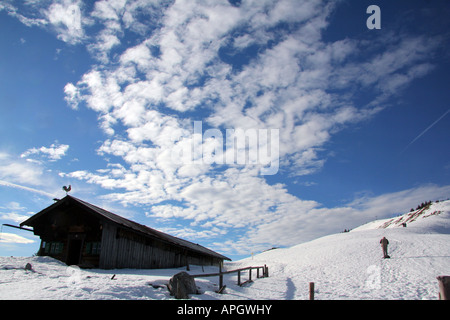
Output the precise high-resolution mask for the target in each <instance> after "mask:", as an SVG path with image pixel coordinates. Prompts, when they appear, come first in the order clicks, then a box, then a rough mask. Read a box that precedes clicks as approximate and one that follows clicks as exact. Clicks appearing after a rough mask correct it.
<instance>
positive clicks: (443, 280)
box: [436, 276, 450, 300]
mask: <svg viewBox="0 0 450 320" xmlns="http://www.w3.org/2000/svg"><path fill="white" fill-rule="evenodd" d="M436 279H437V280H438V281H439V300H450V276H439V277H437V278H436Z"/></svg>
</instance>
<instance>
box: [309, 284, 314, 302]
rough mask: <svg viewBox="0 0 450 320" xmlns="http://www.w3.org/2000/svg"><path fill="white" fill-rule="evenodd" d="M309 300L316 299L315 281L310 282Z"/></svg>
mask: <svg viewBox="0 0 450 320" xmlns="http://www.w3.org/2000/svg"><path fill="white" fill-rule="evenodd" d="M309 300H314V282H310V283H309Z"/></svg>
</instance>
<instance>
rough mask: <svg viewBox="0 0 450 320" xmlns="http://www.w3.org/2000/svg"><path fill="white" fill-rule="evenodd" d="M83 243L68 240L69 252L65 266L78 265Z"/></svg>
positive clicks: (77, 240)
mask: <svg viewBox="0 0 450 320" xmlns="http://www.w3.org/2000/svg"><path fill="white" fill-rule="evenodd" d="M82 243H83V241H82V240H81V239H71V240H69V248H68V250H69V252H68V254H67V262H66V263H67V265H69V266H70V265H74V264H79V263H80V256H81V247H82Z"/></svg>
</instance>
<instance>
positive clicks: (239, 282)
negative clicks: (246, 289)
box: [238, 270, 241, 286]
mask: <svg viewBox="0 0 450 320" xmlns="http://www.w3.org/2000/svg"><path fill="white" fill-rule="evenodd" d="M240 285H241V270H239V271H238V286H240Z"/></svg>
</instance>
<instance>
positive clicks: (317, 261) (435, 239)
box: [0, 201, 450, 300]
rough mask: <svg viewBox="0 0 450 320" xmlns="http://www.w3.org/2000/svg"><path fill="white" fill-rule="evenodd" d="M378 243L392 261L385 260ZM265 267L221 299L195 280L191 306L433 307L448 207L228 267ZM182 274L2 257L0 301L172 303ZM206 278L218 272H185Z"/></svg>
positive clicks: (449, 263)
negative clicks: (382, 302) (387, 302)
mask: <svg viewBox="0 0 450 320" xmlns="http://www.w3.org/2000/svg"><path fill="white" fill-rule="evenodd" d="M419 211H420V212H419ZM405 221H406V227H403V226H402V223H403V222H405ZM383 236H385V237H386V238H388V240H389V242H390V244H389V254H390V256H391V259H382V251H381V247H380V244H379V240H380V238H382V237H383ZM27 263H30V264H31V266H32V270H26V269H25V266H26V264H27ZM264 264H266V265H267V266H268V267H269V274H270V277H269V278H260V279H257V280H255V281H254V282H252V283H249V284H247V285H245V286H243V287H239V286H237V285H236V275H229V276H226V277H225V279H224V283H225V284H226V285H227V288H226V290H225V294H222V295H221V294H217V293H215V292H214V291H215V290H217V289H218V287H217V283H218V279H217V278H216V277H214V278H196V279H195V281H196V284H197V286H198V287H199V288H200V291H201V292H202V294H199V295H193V296H192V299H281V300H292V299H308V295H309V292H308V290H309V285H308V284H309V282H314V283H315V288H316V289H315V298H316V299H322V300H323V299H437V296H438V283H437V280H436V277H437V276H439V275H450V201H445V202H439V203H433V204H431V205H430V206H428V207H426V208H424V209H423V210H416V211H413V212H410V213H407V214H405V215H403V216H400V217H396V218H394V219H389V220H383V221H375V222H372V223H370V224H366V225H364V226H361V227H359V228H357V229H355V230H353V231H351V232H347V233H340V234H334V235H330V236H326V237H323V238H320V239H316V240H314V241H310V242H307V243H303V244H299V245H297V246H294V247H291V248H287V249H275V250H270V251H267V252H264V253H261V254H259V255H256V256H254V257H253V258H248V259H244V260H241V261H237V262H231V263H227V264H226V265H225V267H226V268H227V269H235V268H239V267H246V266H250V265H253V266H257V265H264ZM181 270H184V268H180V269H167V270H130V269H122V270H80V269H78V268H73V267H67V266H66V265H64V264H62V263H60V262H58V261H56V260H54V259H51V258H48V257H32V258H30V257H28V258H25V257H21V258H18V257H0V299H172V297H171V296H170V295H169V293H168V291H167V289H166V287H165V284H166V283H167V281H168V279H169V278H170V277H171V276H172V275H173V274H175V273H177V272H180V271H181ZM203 272H205V273H209V272H217V268H213V267H209V268H205V269H204V271H203V270H202V268H201V267H197V266H194V267H192V268H191V271H190V273H191V274H200V273H203ZM113 275H115V276H114V277H113ZM111 278H113V279H111ZM243 278H244V279H243V280H246V279H245V275H243ZM255 278H256V276H255V275H253V279H255Z"/></svg>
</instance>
